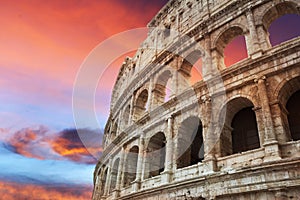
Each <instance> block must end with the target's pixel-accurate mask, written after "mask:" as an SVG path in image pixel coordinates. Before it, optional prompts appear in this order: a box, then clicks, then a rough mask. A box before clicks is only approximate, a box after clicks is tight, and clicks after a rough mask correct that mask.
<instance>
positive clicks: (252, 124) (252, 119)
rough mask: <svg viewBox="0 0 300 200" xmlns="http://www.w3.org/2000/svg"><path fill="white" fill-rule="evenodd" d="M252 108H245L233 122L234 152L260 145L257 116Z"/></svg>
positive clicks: (255, 147)
mask: <svg viewBox="0 0 300 200" xmlns="http://www.w3.org/2000/svg"><path fill="white" fill-rule="evenodd" d="M252 108H253V107H246V108H243V109H242V110H240V111H239V112H238V113H237V114H235V116H234V118H233V120H232V122H231V127H232V129H233V130H232V153H233V154H235V153H240V152H244V151H249V150H252V149H257V148H259V147H260V144H259V136H258V129H257V122H256V116H255V113H254V111H253V110H252Z"/></svg>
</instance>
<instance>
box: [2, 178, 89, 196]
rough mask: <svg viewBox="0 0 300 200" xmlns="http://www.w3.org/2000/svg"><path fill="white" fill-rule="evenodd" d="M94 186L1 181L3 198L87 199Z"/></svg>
mask: <svg viewBox="0 0 300 200" xmlns="http://www.w3.org/2000/svg"><path fill="white" fill-rule="evenodd" d="M91 192H92V186H91V185H90V186H88V185H80V186H79V185H36V184H24V183H16V182H7V181H0V193H1V199H5V200H16V199H30V200H41V199H43V200H66V199H68V200H87V199H91Z"/></svg>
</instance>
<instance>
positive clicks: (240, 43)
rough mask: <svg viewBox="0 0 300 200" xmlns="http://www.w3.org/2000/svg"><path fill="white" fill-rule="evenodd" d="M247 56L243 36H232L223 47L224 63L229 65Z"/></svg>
mask: <svg viewBox="0 0 300 200" xmlns="http://www.w3.org/2000/svg"><path fill="white" fill-rule="evenodd" d="M245 58H248V53H247V45H246V39H245V36H243V35H239V36H236V37H235V38H233V39H232V40H231V41H230V42H229V43H228V44H227V45H226V47H225V49H224V63H225V66H226V67H229V66H231V65H233V64H235V63H238V62H239V61H241V60H243V59H245Z"/></svg>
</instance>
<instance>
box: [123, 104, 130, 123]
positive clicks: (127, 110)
mask: <svg viewBox="0 0 300 200" xmlns="http://www.w3.org/2000/svg"><path fill="white" fill-rule="evenodd" d="M129 116H130V105H128V106H127V107H126V108H125V110H124V114H123V122H124V126H127V125H128V123H129Z"/></svg>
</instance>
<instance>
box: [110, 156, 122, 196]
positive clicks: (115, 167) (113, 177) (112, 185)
mask: <svg viewBox="0 0 300 200" xmlns="http://www.w3.org/2000/svg"><path fill="white" fill-rule="evenodd" d="M119 164H120V158H118V159H116V160H115V162H114V165H113V168H112V169H111V175H110V176H111V177H110V188H109V193H111V192H112V191H113V190H114V189H116V186H117V177H118V169H119Z"/></svg>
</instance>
